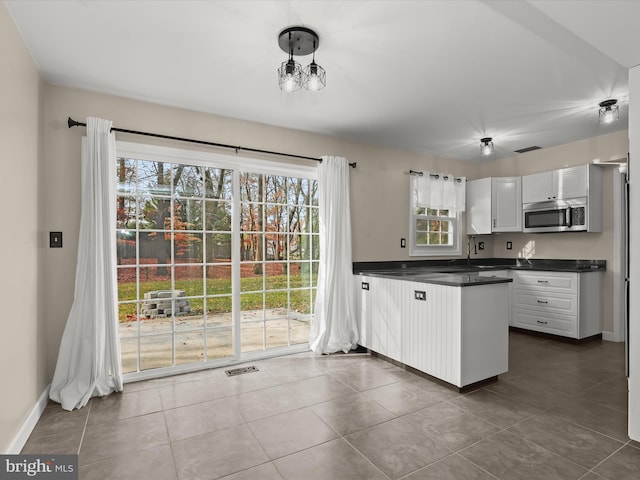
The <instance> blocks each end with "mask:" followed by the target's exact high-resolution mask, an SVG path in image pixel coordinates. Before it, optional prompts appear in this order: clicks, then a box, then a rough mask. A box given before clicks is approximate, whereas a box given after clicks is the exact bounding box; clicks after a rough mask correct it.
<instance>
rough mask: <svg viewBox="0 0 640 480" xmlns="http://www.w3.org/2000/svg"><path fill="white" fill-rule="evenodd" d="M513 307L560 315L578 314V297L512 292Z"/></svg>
mask: <svg viewBox="0 0 640 480" xmlns="http://www.w3.org/2000/svg"><path fill="white" fill-rule="evenodd" d="M511 306H512V307H513V308H526V309H529V310H535V311H538V312H542V313H545V312H549V313H558V314H560V315H577V314H578V296H577V295H571V294H562V293H555V292H547V291H541V290H538V289H533V290H519V289H516V288H514V289H513V290H512V291H511Z"/></svg>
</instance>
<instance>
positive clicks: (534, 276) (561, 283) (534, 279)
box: [513, 271, 578, 294]
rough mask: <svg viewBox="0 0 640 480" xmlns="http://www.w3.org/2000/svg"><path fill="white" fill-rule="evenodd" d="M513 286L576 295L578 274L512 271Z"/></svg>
mask: <svg viewBox="0 0 640 480" xmlns="http://www.w3.org/2000/svg"><path fill="white" fill-rule="evenodd" d="M513 286H514V288H528V289H544V290H547V291H556V292H563V293H572V294H577V293H578V274H577V273H561V272H522V271H513Z"/></svg>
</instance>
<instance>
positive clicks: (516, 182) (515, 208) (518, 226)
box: [491, 177, 522, 232]
mask: <svg viewBox="0 0 640 480" xmlns="http://www.w3.org/2000/svg"><path fill="white" fill-rule="evenodd" d="M521 184H522V180H521V177H499V178H492V179H491V214H492V215H491V216H492V231H494V232H520V231H522V191H521Z"/></svg>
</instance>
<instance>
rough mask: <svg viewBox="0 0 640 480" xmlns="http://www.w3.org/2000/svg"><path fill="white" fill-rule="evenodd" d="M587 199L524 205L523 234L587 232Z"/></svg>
mask: <svg viewBox="0 0 640 480" xmlns="http://www.w3.org/2000/svg"><path fill="white" fill-rule="evenodd" d="M587 208H588V204H587V199H586V197H584V198H573V199H570V200H554V201H551V202H538V203H525V204H524V205H523V214H524V218H523V227H522V231H523V232H529V233H544V232H580V231H586V230H587V218H588V217H587V213H588V212H587Z"/></svg>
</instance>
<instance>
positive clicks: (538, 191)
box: [522, 171, 556, 203]
mask: <svg viewBox="0 0 640 480" xmlns="http://www.w3.org/2000/svg"><path fill="white" fill-rule="evenodd" d="M554 176H555V172H554V171H549V172H541V173H534V174H532V175H525V176H523V177H522V203H534V202H547V201H549V200H553V199H554V198H555V197H556V192H555V188H554V183H555V180H554Z"/></svg>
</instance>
